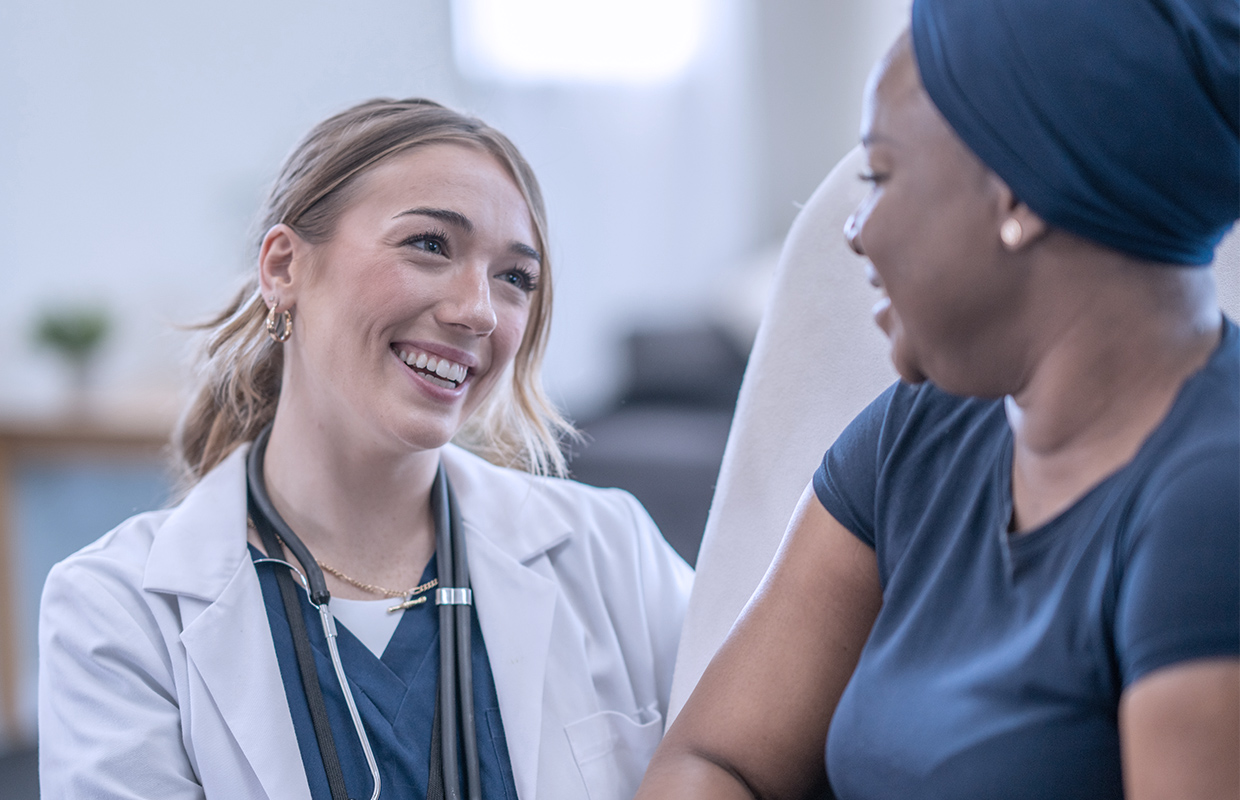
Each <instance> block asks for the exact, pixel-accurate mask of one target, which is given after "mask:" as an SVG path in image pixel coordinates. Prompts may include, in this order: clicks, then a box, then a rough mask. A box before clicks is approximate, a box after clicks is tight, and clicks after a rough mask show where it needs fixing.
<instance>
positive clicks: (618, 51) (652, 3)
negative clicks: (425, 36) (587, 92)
mask: <svg viewBox="0 0 1240 800" xmlns="http://www.w3.org/2000/svg"><path fill="white" fill-rule="evenodd" d="M708 2H709V0H453V3H452V8H453V29H454V34H453V35H454V39H455V42H454V44H455V48H456V59H457V64H458V66H459V67H460V68H461V71H462V72H464V73H465V74H466V75H469V76H471V77H475V78H484V79H492V80H494V79H499V80H506V81H512V82H519V83H520V82H547V81H556V82H603V83H653V82H661V81H666V80H668V79H670V78H674V77H675V76H676V75H677V74H679V73H680V72H682V71H683V70H684V69H685V68H686V67H687V66H688V65H689V63H690V62H691V61H692V59H693V56H694V54H695V53H696V51H697V49H698V46H699V44H700V42H701V39H702V32H703V31H702V29H703V27H704V25H705V20H706V12H707V4H708Z"/></svg>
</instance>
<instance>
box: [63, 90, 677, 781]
mask: <svg viewBox="0 0 1240 800" xmlns="http://www.w3.org/2000/svg"><path fill="white" fill-rule="evenodd" d="M262 230H263V231H264V235H263V237H262V240H261V242H260V243H259V248H258V270H257V274H256V275H254V276H253V277H252V278H251V280H250V282H249V284H248V285H247V286H246V287H245V288H244V289H243V290H242V292H241V293H240V294H239V295H238V297H237V298H236V300H235V301H234V302H233V303H232V304H231V305H230V306H229V307H228V308H227V309H226V310H225V311H224V312H223V313H221V314H220V315H219V316H218V317H217V318H216V319H214V320H213V321H212V322H210V323H208V324H207V326H206V329H207V330H208V340H207V346H206V348H205V356H204V363H203V365H202V373H201V374H202V376H203V380H202V385H201V387H200V388H199V390H198V393H197V395H196V397H195V399H194V400H193V402H192V405H191V406H190V408H189V409H188V411H187V412H186V414H185V416H184V418H183V420H182V423H181V427H180V430H179V431H178V435H177V447H178V452H179V456H180V458H181V461H182V466H183V468H184V472H185V476H186V485H187V487H188V491H187V493H186V494H185V496H184V498H183V499H182V500H181V502H180V503H179V504H178V505H176V506H175V507H174V508H171V509H167V510H162V511H155V512H150V513H146V514H140V515H138V516H136V517H134V518H132V519H130V520H128V521H127V522H125V523H123V524H122V525H121V526H120V527H118V528H117V529H115V530H114V531H112V532H111V533H109V534H107V535H106V536H104V537H103V538H102V539H100V540H99V541H98V542H96V543H95V544H93V545H91V546H89V547H87V548H86V549H84V550H82V551H80V552H79V553H77V554H75V555H73V556H71V557H70V558H68V559H67V560H66V561H64V562H62V563H61V564H59V565H57V566H56V567H55V569H53V570H52V573H51V575H50V576H49V577H48V581H47V585H46V588H45V590H44V595H43V604H42V611H41V620H40V669H39V745H40V748H39V750H40V776H41V777H40V779H41V786H42V796H43V797H44V798H45V800H54V799H55V798H69V797H74V798H76V797H92V798H132V797H159V798H201V797H209V798H229V799H230V800H231V799H233V798H263V797H269V798H306V797H314V798H332V799H333V800H340V798H343V797H350V798H366V797H376V796H382V797H391V798H420V797H426V796H428V795H429V796H449V797H451V796H454V794H453V793H454V792H456V791H458V790H459V792H460V796H461V797H471V798H476V797H485V798H510V799H511V798H520V800H536V799H537V798H546V799H547V800H564V799H567V798H592V800H599V799H600V798H627V797H631V796H632V794H633V793H634V792H635V790H636V787H637V784H638V782H639V781H640V779H641V775H642V773H643V771H644V769H645V766H646V763H647V761H648V760H649V758H650V756H651V754H652V753H653V751H654V748H655V746H656V745H657V743H658V741H659V739H660V737H661V735H662V729H663V715H664V713H665V712H666V709H667V702H668V691H669V687H670V683H671V675H672V662H673V658H674V655H675V651H676V645H677V641H678V639H679V635H680V626H681V621H682V618H683V616H684V611H685V605H686V602H687V597H688V591H689V586H690V582H691V572H690V570H689V568H688V566H687V565H686V564H685V563H684V562H683V561H682V560H681V559H680V558H679V557H678V556H676V554H675V553H674V552H673V551H672V550H671V548H670V547H669V546H668V545H667V543H666V542H665V541H664V540H663V538H662V537H661V536H660V534H659V532H658V530H657V529H656V528H655V526H654V524H653V522H652V521H651V520H650V518H649V516H648V515H647V514H646V513H645V511H644V510H643V509H642V508H641V506H640V505H639V504H638V503H637V501H636V500H634V499H633V498H632V497H631V496H630V495H628V494H626V493H624V492H621V491H617V490H600V489H594V488H590V487H586V486H583V485H581V484H577V483H574V482H571V481H568V480H564V479H562V478H559V477H555V476H556V475H560V474H563V472H564V459H563V456H562V454H561V452H560V449H559V441H560V439H561V437H562V436H563V435H564V434H565V433H566V432H567V431H568V430H570V429H569V427H568V425H567V423H566V422H565V421H564V420H563V419H562V418H561V417H560V416H559V415H558V414H557V413H556V411H555V410H554V409H553V407H552V406H551V405H550V404H549V403H548V402H547V400H546V399H545V396H544V394H543V392H542V389H541V386H540V384H539V367H540V363H541V359H542V353H543V349H544V346H545V342H546V337H547V331H548V326H549V322H550V314H551V275H550V263H549V261H548V259H547V245H546V225H545V212H544V208H543V203H542V198H541V195H540V193H539V189H538V185H537V183H536V181H535V178H534V176H533V174H532V172H531V171H530V168H529V166H528V165H527V164H526V162H525V160H524V159H523V158H522V157H521V155H520V154H519V153H518V152H517V151H516V149H515V148H514V147H513V145H512V144H511V143H510V142H509V141H508V140H507V139H506V138H505V137H504V136H503V135H502V134H500V133H498V132H497V131H495V130H493V129H492V128H490V127H488V126H486V125H485V124H483V123H481V122H479V121H478V120H476V119H473V118H470V117H466V116H463V115H461V114H458V113H456V112H453V111H451V110H448V109H445V108H443V107H441V106H439V105H437V104H435V103H432V102H428V101H424V100H405V101H388V100H376V101H371V102H368V103H363V104H361V105H359V106H356V107H354V108H352V109H349V110H347V111H345V112H343V113H341V114H339V115H337V116H335V117H332V118H331V119H328V120H326V121H325V122H323V123H321V124H320V125H319V126H317V127H316V128H315V129H314V130H312V131H311V132H310V134H309V135H308V136H307V137H306V139H305V140H304V141H302V142H301V144H300V145H298V147H297V148H296V149H295V150H294V152H293V153H292V155H291V156H290V157H289V159H288V161H287V162H286V163H285V165H284V168H283V170H282V171H281V173H280V176H279V178H278V179H277V181H276V183H275V186H274V188H273V190H272V192H271V195H270V198H269V199H268V202H267V205H266V208H265V209H264V214H263V220H262ZM450 441H455V442H457V443H458V444H450V443H449V442H450ZM458 445H459V446H458Z"/></svg>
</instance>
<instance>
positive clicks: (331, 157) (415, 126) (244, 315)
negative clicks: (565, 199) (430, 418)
mask: <svg viewBox="0 0 1240 800" xmlns="http://www.w3.org/2000/svg"><path fill="white" fill-rule="evenodd" d="M441 142H455V143H459V144H465V145H470V146H474V147H480V148H482V149H483V150H485V151H486V152H488V153H490V154H491V155H493V156H494V157H495V158H496V159H497V160H498V161H499V162H500V163H501V164H502V165H503V166H504V167H505V168H506V169H507V171H508V172H509V174H510V175H511V177H512V178H513V180H514V181H515V183H516V185H517V188H518V189H520V191H521V194H522V196H523V197H524V198H525V202H526V205H527V206H528V207H529V210H530V214H531V215H532V216H533V219H534V228H535V235H536V236H537V238H538V241H537V242H536V243H535V245H536V247H537V248H538V250H539V252H540V253H542V255H543V261H542V270H541V277H540V280H539V288H538V289H537V291H536V292H535V293H534V296H533V298H532V301H531V305H530V316H529V320H528V323H527V325H526V328H525V335H524V337H523V338H522V340H521V345H520V347H519V348H518V349H517V354H516V357H515V358H514V359H513V362H512V364H510V365H509V366H508V368H507V371H506V374H505V375H504V377H503V378H502V379H501V380H500V381H499V383H498V384H497V386H496V388H495V389H494V390H493V391H492V392H491V394H490V396H489V397H487V398H486V399H485V400H484V401H483V403H482V405H481V406H480V407H479V408H478V410H477V411H476V412H475V413H474V414H473V415H471V416H470V418H469V419H468V420H467V421H466V422H465V425H464V426H463V427H462V428H461V430H460V431H458V433H457V434H456V437H455V438H454V441H455V442H457V443H458V444H460V445H462V446H463V447H466V448H468V449H469V450H471V451H473V452H474V453H476V454H478V455H479V456H482V457H483V458H485V459H487V460H488V461H491V462H492V463H495V464H499V465H501V466H507V467H516V468H518V469H523V470H526V471H528V472H533V473H535V474H549V475H563V474H564V473H565V471H566V470H565V461H564V454H563V452H562V451H561V448H560V444H561V442H562V441H563V440H564V439H565V438H566V437H573V436H575V435H576V432H575V431H574V430H573V427H572V425H571V424H570V423H569V422H568V421H567V420H566V419H565V418H564V417H563V416H562V415H561V414H560V412H559V411H557V410H556V408H555V407H554V406H553V405H552V404H551V402H550V401H549V400H548V399H547V396H546V394H545V392H544V391H543V388H542V381H541V368H542V359H543V353H544V351H545V349H546V344H547V335H548V332H549V329H550V324H551V264H550V258H549V256H548V254H547V214H546V208H545V206H544V205H543V199H542V193H541V191H540V190H539V188H538V181H537V180H536V179H535V177H534V173H533V171H532V170H531V169H530V166H529V164H528V163H526V161H525V159H524V158H523V157H522V156H521V154H520V153H519V152H518V151H517V148H516V147H515V146H514V145H513V144H512V142H510V141H509V140H508V139H507V137H505V136H504V135H503V134H502V133H500V132H499V131H497V130H495V129H494V128H491V127H490V126H488V125H486V124H485V123H484V122H482V121H481V120H478V119H475V118H474V117H470V116H466V115H464V114H460V113H458V112H456V111H452V110H451V109H448V108H445V107H443V106H441V105H439V104H438V103H435V102H432V101H430V100H422V99H417V98H414V99H408V100H384V99H379V100H370V101H368V102H365V103H361V104H360V105H357V106H354V107H353V108H350V109H348V110H346V111H343V112H341V113H339V114H337V115H335V116H333V117H331V118H330V119H327V120H325V121H323V122H322V123H320V124H319V125H317V126H315V127H314V128H313V129H312V130H311V131H310V133H309V134H307V135H306V137H305V139H303V140H302V141H301V142H300V143H299V144H298V145H297V147H296V148H294V150H293V152H292V154H291V155H289V157H288V159H287V160H286V161H285V162H284V166H283V168H282V169H281V170H280V174H279V176H278V177H277V178H276V181H275V184H274V185H273V186H272V188H271V193H270V195H269V196H268V198H267V201H266V203H265V204H264V206H263V210H262V214H261V217H260V221H259V244H260V245H261V241H262V237H263V236H264V235H265V234H266V232H267V231H268V230H270V229H271V228H272V226H274V225H277V224H280V223H283V224H285V225H288V226H289V227H290V228H292V229H293V230H295V231H296V232H297V233H298V235H300V236H301V237H302V238H303V239H305V240H306V241H308V242H310V243H311V244H318V243H321V242H323V241H326V240H328V239H330V238H331V236H332V234H333V233H334V231H335V225H336V222H337V220H338V219H339V218H340V215H341V213H342V212H343V211H344V210H345V208H347V207H348V205H349V202H350V201H351V200H352V198H353V196H354V190H355V189H356V188H357V179H358V177H359V176H360V175H362V174H363V173H365V172H366V171H367V170H369V169H371V168H372V167H374V166H375V165H376V164H378V163H380V162H382V161H384V160H385V159H388V158H391V157H392V156H394V155H396V154H398V153H402V152H404V151H406V150H409V149H410V148H413V147H418V146H421V145H428V144H435V143H441ZM266 315H267V306H266V304H265V303H264V301H263V297H262V294H261V292H260V289H259V283H258V275H257V272H256V273H255V274H254V275H253V276H252V277H251V278H250V279H249V280H248V281H247V282H246V284H245V285H244V287H243V288H242V289H241V291H240V292H239V293H238V294H237V296H236V297H235V298H234V299H233V301H232V302H231V303H229V304H228V306H227V307H226V308H225V309H224V310H223V311H222V312H220V313H219V314H218V315H217V316H216V317H214V318H212V319H210V320H208V321H206V322H205V323H203V324H202V325H199V326H197V328H198V329H199V330H202V331H205V332H206V341H205V346H204V348H203V353H202V355H201V358H200V364H199V367H200V368H199V386H198V388H197V390H196V393H195V395H194V398H193V400H192V401H191V402H190V404H189V405H188V407H187V408H186V410H185V413H184V414H183V416H182V418H181V421H180V422H179V424H178V426H177V431H176V433H175V435H174V438H173V447H174V450H175V454H176V457H177V461H178V466H179V468H180V471H181V473H182V484H183V487H185V488H188V487H189V486H192V485H193V484H195V483H197V482H198V481H199V480H200V479H201V478H202V477H203V476H204V475H206V474H207V473H208V472H210V471H211V469H212V468H213V467H215V466H216V465H217V464H219V463H220V462H221V461H223V460H224V458H225V457H227V455H228V454H229V453H231V452H232V451H233V450H234V449H236V447H237V446H238V445H240V444H243V443H245V442H248V441H252V440H253V439H254V438H255V437H256V436H257V435H258V433H259V431H261V430H262V429H263V427H264V426H266V425H267V424H268V423H269V422H271V420H272V419H273V418H274V417H275V411H276V403H277V401H278V399H279V396H280V381H281V374H282V369H283V363H284V358H283V350H282V349H281V347H280V346H279V345H278V344H277V343H276V342H274V341H272V339H271V338H270V337H269V336H268V335H267V332H266V327H265V324H264V322H265V318H266Z"/></svg>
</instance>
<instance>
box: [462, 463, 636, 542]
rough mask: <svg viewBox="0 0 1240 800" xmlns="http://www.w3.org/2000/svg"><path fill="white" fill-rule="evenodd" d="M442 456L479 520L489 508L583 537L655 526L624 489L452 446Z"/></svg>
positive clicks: (464, 500) (467, 508)
mask: <svg viewBox="0 0 1240 800" xmlns="http://www.w3.org/2000/svg"><path fill="white" fill-rule="evenodd" d="M443 458H444V463H445V465H446V467H447V469H448V474H449V475H450V476H451V478H452V484H453V486H454V488H455V490H456V492H457V495H458V496H459V497H460V498H461V502H462V506H463V507H464V508H465V511H464V512H463V513H464V514H466V515H468V516H474V517H477V516H478V513H479V512H480V510H481V509H482V508H484V507H485V508H488V509H492V510H494V511H495V512H496V514H502V516H503V517H504V518H505V520H506V521H510V522H517V521H527V520H536V521H537V524H538V526H539V527H540V528H548V527H550V528H560V529H563V530H565V531H570V530H571V531H573V532H583V533H585V532H595V533H597V532H609V531H617V530H621V531H623V530H633V529H636V528H639V527H640V528H644V527H647V526H648V525H653V523H652V522H650V518H649V515H648V514H647V513H646V510H645V509H644V508H643V507H642V505H641V503H639V502H638V501H637V499H636V498H635V497H633V495H631V494H630V493H628V492H626V491H624V490H623V489H600V488H597V487H594V486H587V485H585V484H583V483H578V482H577V481H573V480H568V479H565V478H552V477H544V476H538V475H531V474H529V473H526V472H522V471H520V470H515V469H509V468H506V467H499V466H496V465H494V464H491V463H490V462H488V461H486V460H484V459H482V458H479V457H478V456H476V455H474V454H472V453H469V452H467V451H466V450H463V449H462V448H459V447H455V446H452V445H449V446H447V447H445V448H444V451H443ZM471 512H472V513H471Z"/></svg>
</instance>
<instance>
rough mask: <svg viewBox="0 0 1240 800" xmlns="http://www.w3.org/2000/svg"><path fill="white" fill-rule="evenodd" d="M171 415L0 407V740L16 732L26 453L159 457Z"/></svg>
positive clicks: (167, 436) (153, 411) (73, 456)
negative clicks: (19, 543)
mask: <svg viewBox="0 0 1240 800" xmlns="http://www.w3.org/2000/svg"><path fill="white" fill-rule="evenodd" d="M174 423H175V417H174V416H173V414H171V413H169V412H168V410H167V409H166V408H154V409H145V410H139V409H134V408H132V407H131V408H130V409H128V410H105V409H90V410H79V411H78V412H76V413H65V412H59V413H46V414H38V413H13V412H10V413H4V412H0V740H9V741H12V740H14V739H15V738H16V737H17V736H18V735H19V733H20V723H19V719H18V697H17V690H18V669H19V667H18V665H19V663H20V658H19V656H20V652H19V651H20V646H21V645H20V637H19V635H18V633H19V632H18V628H17V626H18V621H17V619H16V601H17V598H16V597H15V596H14V594H15V586H16V578H15V576H16V565H15V564H14V562H13V555H14V541H15V537H16V532H15V531H14V530H13V524H14V519H15V513H14V511H15V507H14V500H15V498H14V496H13V486H14V484H13V481H14V478H15V475H16V470H17V464H18V462H19V461H20V460H22V459H24V458H49V457H50V458H66V459H80V458H83V457H86V458H94V457H107V458H146V459H154V458H159V457H160V455H161V454H162V453H164V452H166V450H167V448H168V446H169V442H170V439H171V433H172V429H173V425H174Z"/></svg>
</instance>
